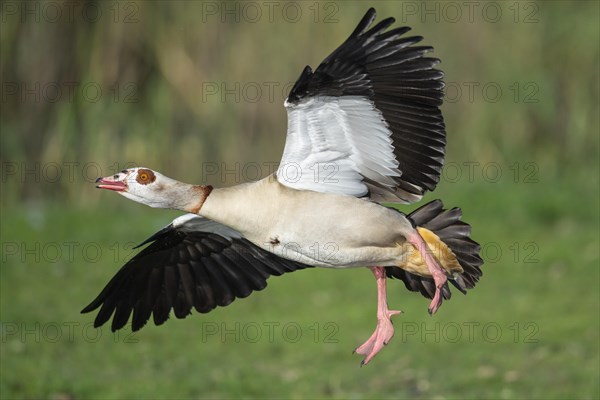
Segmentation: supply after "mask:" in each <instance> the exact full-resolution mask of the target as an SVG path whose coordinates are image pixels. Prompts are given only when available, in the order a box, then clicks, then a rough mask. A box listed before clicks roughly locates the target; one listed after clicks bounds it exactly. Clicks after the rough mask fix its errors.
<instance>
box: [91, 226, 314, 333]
mask: <svg viewBox="0 0 600 400" xmlns="http://www.w3.org/2000/svg"><path fill="white" fill-rule="evenodd" d="M147 243H150V245H149V246H147V247H146V248H144V249H143V250H142V251H141V252H140V253H138V254H137V255H136V256H135V257H134V258H132V259H131V260H130V261H129V262H127V264H125V265H124V266H123V267H122V268H121V269H120V270H119V272H117V274H116V275H115V276H114V277H113V278H112V279H111V280H110V282H108V284H107V285H106V287H105V288H104V289H103V290H102V292H101V293H100V294H99V295H98V297H96V299H95V300H94V301H92V302H91V303H90V304H89V305H88V306H87V307H85V308H84V309H83V310H82V313H87V312H91V311H94V310H95V309H97V308H98V307H100V311H99V312H98V315H97V316H96V319H95V321H94V326H95V327H98V326H101V325H103V324H104V323H105V322H107V321H108V320H109V319H110V318H111V316H113V314H114V316H113V320H112V325H111V329H112V330H113V331H115V330H117V329H120V328H122V327H123V326H125V324H126V323H127V321H128V320H129V317H130V316H131V314H132V313H133V317H132V330H133V331H136V330H138V329H140V328H142V327H143V326H144V325H145V324H146V322H147V321H148V319H149V318H150V316H151V315H152V316H153V319H154V323H155V324H156V325H161V324H162V323H164V322H165V321H166V320H167V319H168V318H169V314H170V311H171V309H173V311H174V313H175V316H176V317H177V318H185V317H186V316H187V315H189V314H190V313H191V310H192V308H195V309H196V311H197V312H199V313H207V312H209V311H211V310H212V309H214V308H215V307H217V306H221V307H224V306H227V305H229V304H230V303H231V302H232V301H233V300H235V298H244V297H247V296H249V295H250V294H251V293H252V292H253V291H255V290H262V289H264V288H265V287H266V286H267V282H266V280H267V278H268V277H269V276H270V275H282V274H284V273H286V272H292V271H296V270H299V269H303V268H307V267H309V266H308V265H304V264H301V263H298V262H294V261H289V260H286V259H283V258H280V257H278V256H276V255H274V254H272V253H269V252H267V251H265V250H263V249H261V248H259V247H257V246H255V245H254V244H252V243H250V242H249V241H248V240H246V239H245V238H244V237H243V236H242V235H241V234H240V233H239V232H237V231H235V230H233V229H231V228H229V227H227V226H225V225H221V224H219V223H217V222H214V221H212V220H209V219H206V218H202V217H199V216H197V215H194V214H187V215H184V216H182V217H179V218H177V219H175V220H174V221H173V222H172V223H171V224H169V225H168V226H166V227H165V228H163V229H162V230H160V231H159V232H157V233H156V234H154V235H153V236H152V237H150V238H149V239H148V240H146V241H145V242H144V243H142V244H141V245H144V244H147ZM141 245H140V246H141Z"/></svg>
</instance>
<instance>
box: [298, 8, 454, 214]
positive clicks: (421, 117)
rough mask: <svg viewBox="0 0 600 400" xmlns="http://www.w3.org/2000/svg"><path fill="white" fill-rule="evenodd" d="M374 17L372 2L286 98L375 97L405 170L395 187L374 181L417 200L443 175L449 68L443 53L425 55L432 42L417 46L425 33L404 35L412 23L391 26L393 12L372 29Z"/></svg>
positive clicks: (401, 195)
mask: <svg viewBox="0 0 600 400" xmlns="http://www.w3.org/2000/svg"><path fill="white" fill-rule="evenodd" d="M374 20H375V10H374V9H373V8H371V9H369V10H368V11H367V13H366V14H365V16H364V17H363V19H362V20H361V21H360V23H359V24H358V26H357V27H356V29H355V30H354V32H352V34H351V35H350V37H349V38H348V39H347V40H346V41H345V42H344V43H343V44H342V45H341V46H340V47H338V48H337V49H336V50H335V51H333V52H332V53H331V54H330V55H329V56H328V57H327V58H325V60H323V62H322V63H321V64H320V65H319V67H318V68H317V69H316V70H315V71H314V72H313V70H312V69H311V68H310V66H307V67H305V68H304V70H303V71H302V74H301V75H300V77H299V78H298V80H297V81H296V83H295V85H294V86H293V87H292V90H291V91H290V94H289V96H288V99H287V101H288V103H290V104H297V103H299V102H301V101H302V100H304V99H306V98H309V97H315V96H338V97H339V96H362V97H366V98H368V99H370V100H372V101H373V103H374V104H375V107H376V108H377V109H378V110H379V111H380V112H381V114H382V116H383V119H384V120H385V123H386V124H387V126H388V128H389V129H390V131H391V132H392V139H393V145H394V155H395V156H396V159H397V161H398V163H399V165H398V169H399V170H400V171H402V176H401V177H399V178H393V179H394V181H395V182H396V185H395V187H393V188H389V187H385V186H382V185H378V184H377V182H369V183H370V184H371V185H375V186H377V187H378V188H379V189H380V190H382V191H384V192H389V193H391V194H392V195H393V196H396V197H397V198H398V199H401V200H403V201H408V202H412V201H414V200H416V199H417V198H418V197H415V196H422V195H423V193H424V192H425V190H433V189H434V188H435V187H436V185H437V183H438V182H439V180H440V174H441V170H442V166H443V163H444V154H445V145H446V131H445V125H444V119H443V116H442V113H441V110H440V109H439V107H440V105H441V104H442V100H443V95H444V92H443V88H444V82H443V76H444V74H443V72H442V71H440V70H437V69H435V68H434V67H435V66H436V65H437V64H438V63H439V60H438V59H436V58H430V57H425V54H427V53H429V52H430V51H432V50H433V48H432V47H430V46H415V44H417V43H419V42H420V41H421V40H422V39H423V38H422V37H421V36H411V37H402V35H403V34H405V33H406V32H408V31H409V30H410V28H409V27H400V28H395V29H391V30H389V31H387V32H386V31H385V30H386V29H387V28H388V27H389V26H390V25H392V24H393V23H394V22H395V21H394V19H393V18H387V19H384V20H383V21H381V22H379V23H378V24H377V25H375V26H374V27H372V28H371V29H368V28H369V26H370V25H371V24H372V23H373V21H374ZM407 114H410V115H412V118H411V120H410V121H407V120H406V115H407ZM373 189H374V188H373ZM373 189H372V190H373ZM378 194H381V192H378ZM392 198H393V197H392ZM392 198H390V199H392ZM388 200H389V199H388Z"/></svg>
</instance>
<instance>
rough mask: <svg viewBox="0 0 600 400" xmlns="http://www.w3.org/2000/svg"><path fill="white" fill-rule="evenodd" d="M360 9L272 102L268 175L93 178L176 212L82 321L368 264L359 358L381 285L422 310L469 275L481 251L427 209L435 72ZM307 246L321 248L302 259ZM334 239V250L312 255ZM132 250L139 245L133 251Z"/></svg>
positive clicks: (204, 308)
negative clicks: (281, 134) (277, 133)
mask: <svg viewBox="0 0 600 400" xmlns="http://www.w3.org/2000/svg"><path fill="white" fill-rule="evenodd" d="M374 19H375V10H374V9H370V10H368V11H367V13H366V15H365V16H364V17H363V19H362V20H361V21H360V23H359V24H358V27H357V28H356V29H355V30H354V32H353V33H352V34H351V35H350V37H349V38H348V39H347V40H346V41H345V42H344V43H343V44H342V45H341V46H340V47H339V48H338V49H336V50H335V51H334V52H333V53H331V55H329V57H327V58H326V59H325V60H324V61H323V62H322V63H321V65H319V67H318V68H317V69H316V70H315V71H314V72H313V70H312V69H311V68H310V67H308V66H307V67H306V68H305V69H304V71H302V74H301V75H300V77H299V78H298V80H297V82H296V84H295V85H294V86H293V88H292V90H291V92H290V93H289V96H288V98H287V100H286V101H285V107H286V109H287V114H288V132H287V139H286V144H285V150H284V152H283V158H282V160H281V164H280V166H279V168H278V169H277V171H276V173H275V174H273V175H271V176H269V177H267V178H265V179H262V180H260V181H257V182H252V183H246V184H241V185H238V186H234V187H229V188H220V189H219V188H214V189H213V188H212V187H211V186H203V185H190V184H186V183H182V182H178V181H176V180H173V179H170V178H168V177H166V176H164V175H162V174H160V173H158V172H156V171H153V170H151V169H149V168H131V169H127V170H124V171H121V172H120V173H118V174H116V175H114V176H110V177H103V178H98V180H97V187H98V188H101V189H108V190H113V191H116V192H117V193H119V194H121V195H123V196H125V197H127V198H129V199H131V200H134V201H137V202H139V203H142V204H146V205H149V206H150V207H156V208H172V209H177V210H181V211H185V212H187V213H188V214H185V215H183V216H181V217H179V218H177V219H175V220H174V221H173V222H172V223H171V224H169V225H168V226H166V227H165V228H163V229H161V230H160V231H159V232H157V233H156V234H154V235H153V236H152V237H150V238H149V239H147V240H146V241H145V242H143V243H142V245H146V244H148V246H147V247H146V248H144V249H143V250H142V251H140V252H139V253H138V254H137V255H136V256H135V257H133V258H132V259H131V260H130V261H129V262H127V264H125V266H123V267H122V268H121V270H120V271H119V272H118V273H117V274H116V275H115V276H114V277H113V278H112V279H111V281H110V282H109V283H108V284H107V285H106V287H105V288H104V289H103V290H102V292H101V293H100V294H99V295H98V297H97V298H96V299H95V300H94V301H92V302H91V303H90V304H89V305H88V306H87V307H85V308H84V309H83V311H82V312H84V313H87V312H90V311H93V310H96V309H97V308H99V307H100V311H99V312H98V315H97V317H96V319H95V323H94V325H95V326H101V325H102V324H104V323H105V322H107V321H108V320H109V319H110V318H111V316H112V317H113V319H112V329H113V330H117V329H120V328H122V327H123V326H124V325H125V324H126V323H127V321H128V320H129V317H130V316H131V315H132V314H133V316H132V329H133V330H134V331H136V330H138V329H140V328H142V327H143V326H144V325H145V324H146V322H147V321H148V320H149V318H150V316H151V315H152V317H153V319H154V323H155V324H156V325H160V324H162V323H164V322H165V321H166V320H167V319H168V317H169V313H170V311H171V309H173V311H174V314H175V316H176V317H177V318H185V317H186V316H187V315H189V314H190V313H191V310H192V308H195V309H196V311H197V312H199V313H207V312H209V311H211V310H212V309H214V308H215V307H217V306H221V307H223V306H227V305H228V304H230V303H231V302H232V301H233V300H234V299H235V298H244V297H247V296H248V295H250V293H252V291H255V290H262V289H264V288H265V286H266V280H267V278H268V277H269V276H270V275H281V274H284V273H286V272H292V271H296V270H299V269H303V268H309V267H326V268H340V269H342V268H353V267H368V268H370V269H371V271H372V272H373V274H374V275H375V278H376V282H377V300H378V306H377V327H376V329H375V331H374V333H373V335H372V336H371V337H370V338H369V339H368V340H367V341H366V342H365V343H364V344H362V345H361V346H359V347H358V348H356V350H355V351H356V353H359V354H361V355H364V356H365V358H364V359H363V361H362V364H361V365H364V364H367V363H368V362H369V361H370V360H371V359H372V358H373V357H374V356H375V355H376V354H377V353H378V352H379V351H380V350H381V349H382V347H383V346H384V345H385V344H387V343H388V342H389V341H390V340H391V338H392V336H393V334H394V329H393V326H392V323H391V319H390V318H391V317H392V316H393V315H395V314H398V313H400V311H395V310H390V309H389V308H388V306H387V301H386V279H387V278H397V279H401V280H402V281H404V284H405V285H406V287H407V288H408V289H409V290H411V291H418V292H421V294H423V295H424V296H425V297H427V298H431V299H432V301H431V304H430V306H429V313H431V314H433V313H435V312H436V311H437V310H438V308H439V307H440V305H441V304H442V299H449V298H450V289H449V285H448V282H450V283H451V284H453V285H454V286H455V287H456V288H457V289H458V290H460V291H461V292H463V293H465V292H466V290H467V289H470V288H472V287H474V286H475V283H476V282H477V281H478V279H479V278H480V277H481V269H480V266H481V265H482V264H483V261H482V259H481V258H480V256H479V254H478V253H479V250H480V246H479V245H478V244H477V243H476V242H474V241H473V240H471V239H470V237H469V236H470V232H471V228H470V226H469V225H468V224H466V223H464V222H461V221H460V218H461V211H460V209H458V208H453V209H450V210H445V209H444V208H443V205H442V202H441V201H440V200H435V201H432V202H430V203H428V204H426V205H424V206H422V207H421V208H419V209H417V210H416V211H413V212H412V213H410V214H408V215H406V214H404V213H402V212H400V211H398V210H396V209H395V208H388V207H385V206H383V205H381V204H380V203H381V202H388V203H390V202H391V203H403V204H409V203H414V202H416V201H419V200H420V199H421V198H422V196H423V194H424V193H425V191H427V190H433V189H434V188H435V187H436V185H437V183H438V181H439V179H440V172H441V169H442V164H443V161H444V148H445V144H446V137H445V126H444V120H443V117H442V114H441V111H440V109H439V107H440V105H441V104H442V97H443V87H444V83H443V80H442V78H443V73H442V72H441V71H439V70H436V69H434V66H435V65H436V64H438V62H439V60H437V59H435V58H429V57H426V56H425V54H426V53H428V52H429V51H431V50H432V48H431V47H424V46H416V44H417V43H418V42H420V41H421V40H422V38H421V37H418V36H410V37H404V36H403V35H404V34H405V33H406V32H407V31H409V29H410V28H408V27H403V28H395V29H391V30H386V29H387V28H388V27H389V26H390V25H392V23H393V22H394V19H393V18H387V19H385V20H383V21H381V22H379V23H378V24H377V25H375V26H374V27H372V28H370V29H369V27H370V25H371V24H372V22H373V21H374ZM315 244H316V245H318V246H320V247H322V248H321V249H320V250H321V251H315V247H314V246H315ZM331 244H333V245H334V249H331V247H330V248H325V247H326V246H328V245H329V246H331ZM140 246H141V245H140Z"/></svg>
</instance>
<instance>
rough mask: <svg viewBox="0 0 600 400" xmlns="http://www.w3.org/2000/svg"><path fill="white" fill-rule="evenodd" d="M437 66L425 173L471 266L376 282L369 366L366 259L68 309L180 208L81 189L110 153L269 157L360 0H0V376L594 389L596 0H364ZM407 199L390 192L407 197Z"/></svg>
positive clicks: (4, 390) (35, 386)
mask: <svg viewBox="0 0 600 400" xmlns="http://www.w3.org/2000/svg"><path fill="white" fill-rule="evenodd" d="M371 4H372V5H374V6H376V8H377V10H378V16H379V19H381V18H384V17H387V16H394V17H396V18H397V25H410V26H412V27H413V31H412V33H413V34H416V35H422V36H424V37H425V40H424V43H425V44H428V45H433V46H434V47H435V52H434V55H435V56H436V57H438V58H440V59H441V60H442V64H441V65H440V68H441V69H443V70H444V72H445V73H446V82H447V85H448V86H447V89H448V90H447V95H446V103H445V104H444V107H443V109H444V115H445V118H446V123H447V131H448V147H447V163H446V168H445V170H444V173H443V176H442V180H441V182H440V184H439V186H438V188H437V190H436V191H435V193H430V194H428V195H427V196H426V200H431V199H434V198H442V199H443V200H444V202H445V204H446V205H447V206H460V207H461V208H462V209H463V210H464V219H465V220H466V221H468V222H469V223H471V224H472V226H473V237H474V238H475V239H476V240H477V241H479V242H480V243H481V244H482V245H483V251H482V255H483V257H484V259H485V260H486V264H485V265H484V276H483V279H482V280H481V282H480V283H479V284H478V286H477V288H476V289H475V290H473V291H471V292H469V294H468V296H466V297H465V296H462V295H460V294H459V293H458V294H455V296H454V298H453V299H452V300H451V301H449V302H445V303H444V306H443V307H442V309H441V310H440V312H439V313H438V314H437V315H436V316H434V317H429V315H428V314H427V311H426V307H427V304H428V301H427V300H425V299H424V298H422V297H420V295H418V294H414V293H409V292H407V291H406V290H405V289H404V287H403V285H402V284H401V283H399V282H390V283H389V284H388V287H389V288H390V289H389V294H388V296H389V298H388V301H389V303H390V305H391V307H394V308H399V309H402V310H404V311H405V313H404V314H402V315H401V316H398V317H396V318H395V323H396V325H395V326H396V330H397V331H396V332H397V333H396V337H395V338H394V340H393V341H392V342H391V344H390V345H389V346H388V347H387V348H386V349H385V350H384V351H383V352H382V353H381V354H379V355H378V356H377V357H376V358H375V359H374V360H373V362H372V363H371V364H369V365H368V366H367V367H364V368H359V362H360V359H361V358H360V357H358V356H353V355H351V350H352V349H353V348H354V347H356V346H357V345H359V344H360V343H362V342H363V341H364V340H365V339H366V338H368V336H369V335H370V334H371V332H372V329H373V328H374V326H375V303H376V292H375V283H374V281H373V279H372V276H371V274H370V273H369V271H367V270H366V269H365V270H363V269H357V270H349V271H321V270H309V271H301V272H298V273H294V274H290V275H288V276H283V277H279V278H273V279H271V280H270V281H269V287H268V288H267V289H266V290H265V291H263V292H260V293H255V294H253V295H252V296H250V297H249V298H248V299H245V300H243V301H236V302H234V304H232V305H231V306H229V307H227V308H223V309H217V310H215V311H213V312H212V313H210V314H208V315H196V314H195V315H192V316H190V317H188V318H187V319H186V320H170V321H169V322H167V323H166V325H165V326H161V327H155V326H150V325H149V326H147V327H145V328H144V329H143V330H142V331H140V332H138V333H136V334H133V335H132V334H131V333H130V331H128V330H125V331H123V332H120V333H119V334H118V335H114V334H111V333H110V330H109V329H108V328H107V327H104V328H102V329H100V330H95V329H93V328H92V327H91V326H90V325H91V322H92V321H93V315H80V314H79V311H80V309H81V308H82V307H83V306H85V305H86V304H87V303H88V302H89V301H90V300H91V299H92V298H93V297H95V295H96V294H97V293H98V291H99V290H100V289H101V288H102V287H103V286H104V284H105V283H106V282H107V280H108V279H109V278H110V277H111V276H112V275H113V274H114V273H115V272H116V270H117V269H118V268H119V267H120V266H121V265H122V264H123V263H124V262H125V261H126V260H127V259H128V258H129V257H130V256H132V255H133V254H134V253H135V251H134V250H132V249H131V247H132V245H134V244H137V243H139V242H141V241H142V240H143V239H145V238H146V237H148V236H149V235H150V234H152V233H153V232H154V231H155V230H157V229H158V228H160V227H162V226H163V225H165V224H167V223H168V222H169V221H170V220H171V219H172V218H173V217H175V216H176V215H178V213H176V212H171V211H166V210H151V209H149V208H146V207H142V206H140V205H138V204H135V203H133V202H130V201H126V200H124V199H122V198H120V197H119V196H115V195H112V194H110V193H105V192H100V191H97V190H95V189H94V185H93V183H92V182H93V180H94V179H95V178H96V177H98V176H101V175H109V174H112V173H114V171H116V170H120V169H122V168H124V167H126V166H128V165H132V164H137V165H143V166H147V167H150V168H153V169H156V170H159V171H161V172H163V173H165V174H166V175H168V176H171V177H174V178H177V179H179V180H182V181H187V182H194V183H201V182H206V183H210V184H213V185H217V186H225V185H231V184H235V183H240V182H243V181H248V180H253V179H256V178H258V177H262V176H266V175H267V174H268V173H270V172H271V171H272V169H273V164H274V163H276V162H278V160H279V158H280V155H281V152H282V149H283V145H284V140H285V130H286V115H285V111H284V109H283V107H282V103H283V100H284V99H285V96H286V94H287V92H288V91H289V89H290V85H291V84H293V82H294V81H295V79H296V78H297V77H298V75H299V74H300V72H301V70H302V68H303V67H304V66H305V65H306V64H310V65H312V66H313V67H316V66H317V65H318V63H319V62H320V61H321V60H322V59H323V58H324V57H325V56H327V55H328V54H329V53H330V52H331V51H332V50H333V49H334V48H335V47H336V46H337V45H339V44H340V43H341V42H342V41H343V40H344V39H345V38H346V37H347V36H348V35H349V34H350V33H351V32H352V30H353V29H354V28H355V26H356V24H357V23H358V21H359V20H360V18H361V17H362V15H363V14H364V12H365V11H366V9H367V4H366V3H360V2H322V3H318V2H297V3H285V2H277V1H276V2H249V3H224V2H199V1H198V2H196V1H185V2H184V1H181V2H179V1H175V2H169V3H167V2H160V1H157V2H83V3H79V2H55V1H49V2H14V1H4V2H2V3H0V6H1V8H0V19H1V25H0V34H1V38H0V46H1V49H0V50H1V52H0V53H1V59H0V67H1V81H2V88H1V89H2V93H1V96H2V97H1V119H0V128H1V147H0V160H1V165H2V176H1V179H2V180H1V183H0V188H1V189H0V190H1V230H0V233H1V241H2V249H1V253H2V255H1V258H2V264H1V269H0V278H1V280H0V296H1V304H0V321H1V334H2V337H1V344H0V346H1V347H0V348H1V369H0V397H1V398H40V397H41V398H52V399H76V398H92V397H95V398H132V397H135V398H189V397H199V398H241V397H244V398H280V397H293V398H304V397H322V398H329V397H331V398H350V397H351V398H373V397H379V398H507V399H511V398H599V397H600V393H599V380H600V376H599V374H600V371H599V369H600V366H599V363H600V358H599V318H600V317H599V310H600V305H599V294H598V293H599V292H598V289H599V281H600V277H599V268H598V267H599V236H598V235H599V208H600V207H599V206H600V205H599V200H598V195H599V178H598V175H599V159H598V148H599V143H598V140H599V139H598V138H599V135H598V133H599V123H598V115H599V98H598V97H599V91H600V90H599V85H600V83H599V67H600V65H599V59H600V54H599V51H600V50H599V48H600V43H599V37H600V32H599V30H600V29H599V21H600V20H599V18H598V17H599V16H600V14H599V11H600V10H599V3H598V2H596V1H589V2H588V1H579V2H566V1H564V2H563V1H552V2H530V1H524V2H518V1H510V2H493V3H487V2H464V3H463V2H426V3H425V2H394V1H386V2H381V3H377V2H369V5H371ZM415 207H416V206H403V207H401V208H402V209H403V210H405V211H410V210H412V209H414V208H415Z"/></svg>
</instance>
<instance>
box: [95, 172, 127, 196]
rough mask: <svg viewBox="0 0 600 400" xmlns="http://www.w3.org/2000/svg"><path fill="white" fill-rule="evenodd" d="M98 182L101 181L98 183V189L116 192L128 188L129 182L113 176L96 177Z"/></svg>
mask: <svg viewBox="0 0 600 400" xmlns="http://www.w3.org/2000/svg"><path fill="white" fill-rule="evenodd" d="M96 183H99V185H96V187H97V188H98V189H108V190H114V191H115V192H124V191H126V190H127V184H126V183H125V182H123V181H120V180H118V179H115V178H114V177H112V176H106V177H104V178H98V179H96Z"/></svg>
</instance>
